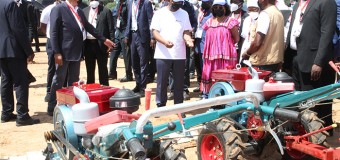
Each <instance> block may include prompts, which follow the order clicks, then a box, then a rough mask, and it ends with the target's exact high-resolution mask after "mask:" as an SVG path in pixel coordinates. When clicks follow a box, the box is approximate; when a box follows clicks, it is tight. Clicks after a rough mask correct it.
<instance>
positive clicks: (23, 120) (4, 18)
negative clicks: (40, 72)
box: [0, 0, 40, 126]
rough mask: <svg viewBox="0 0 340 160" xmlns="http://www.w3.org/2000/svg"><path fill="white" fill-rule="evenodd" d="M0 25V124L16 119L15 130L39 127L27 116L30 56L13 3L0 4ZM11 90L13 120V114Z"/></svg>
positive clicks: (21, 21) (19, 18) (30, 49)
mask: <svg viewBox="0 0 340 160" xmlns="http://www.w3.org/2000/svg"><path fill="white" fill-rule="evenodd" d="M0 24H1V25H0V72H1V102H2V113H1V122H2V123H5V122H8V121H11V120H15V119H16V125H17V126H23V125H32V124H36V123H39V122H40V121H39V119H32V118H31V117H30V115H29V114H28V93H29V92H28V76H27V60H29V61H32V60H33V58H34V53H33V50H32V48H31V46H30V42H29V40H28V35H27V30H26V28H25V22H24V19H23V16H22V13H21V11H20V9H19V8H18V6H17V4H16V2H14V1H13V0H3V1H1V3H0ZM25 35H26V36H25ZM13 88H14V90H15V94H16V100H17V104H16V107H17V108H16V109H17V113H18V115H17V116H16V115H15V114H13V111H14V97H13Z"/></svg>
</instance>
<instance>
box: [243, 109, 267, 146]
mask: <svg viewBox="0 0 340 160" xmlns="http://www.w3.org/2000/svg"><path fill="white" fill-rule="evenodd" d="M261 126H263V122H262V119H261V118H257V117H256V116H255V115H254V114H250V115H249V117H248V120H247V128H248V129H255V128H257V127H261ZM248 132H249V135H250V136H251V137H253V138H254V139H255V140H259V139H261V138H262V137H263V136H264V134H265V131H262V130H259V129H257V130H249V131H248Z"/></svg>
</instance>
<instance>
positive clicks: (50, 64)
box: [46, 38, 55, 93]
mask: <svg viewBox="0 0 340 160" xmlns="http://www.w3.org/2000/svg"><path fill="white" fill-rule="evenodd" d="M46 52H47V58H48V61H47V63H48V68H47V86H46V92H47V93H50V90H51V85H52V80H53V76H54V74H55V61H54V56H53V51H52V46H51V42H50V39H49V38H47V43H46Z"/></svg>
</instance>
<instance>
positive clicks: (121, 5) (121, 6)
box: [117, 3, 123, 19]
mask: <svg viewBox="0 0 340 160" xmlns="http://www.w3.org/2000/svg"><path fill="white" fill-rule="evenodd" d="M122 9H123V4H122V3H120V6H119V10H118V16H117V19H119V17H120V13H121V12H122Z"/></svg>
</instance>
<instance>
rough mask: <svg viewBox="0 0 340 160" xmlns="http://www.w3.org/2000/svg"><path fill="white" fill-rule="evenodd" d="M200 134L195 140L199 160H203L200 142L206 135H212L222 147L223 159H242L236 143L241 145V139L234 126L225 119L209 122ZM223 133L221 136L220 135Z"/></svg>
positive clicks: (240, 150)
mask: <svg viewBox="0 0 340 160" xmlns="http://www.w3.org/2000/svg"><path fill="white" fill-rule="evenodd" d="M205 126H206V127H205V128H204V129H203V130H202V132H201V133H200V135H199V137H198V139H197V156H198V159H199V160H205V159H202V157H201V147H202V140H203V138H204V136H205V135H206V134H214V135H215V136H216V137H217V138H218V140H219V141H220V143H221V145H222V148H223V149H222V150H223V151H224V159H226V160H227V159H232V160H236V159H244V157H243V155H242V149H241V147H240V146H239V145H238V143H239V142H240V143H242V140H241V137H240V135H239V134H238V133H236V132H230V131H234V130H236V129H235V127H234V124H233V123H232V122H230V121H227V120H226V119H221V120H219V121H218V122H215V123H213V122H209V123H207V124H206V125H205ZM222 133H223V134H222Z"/></svg>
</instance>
